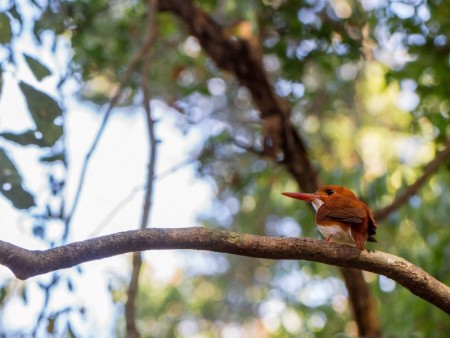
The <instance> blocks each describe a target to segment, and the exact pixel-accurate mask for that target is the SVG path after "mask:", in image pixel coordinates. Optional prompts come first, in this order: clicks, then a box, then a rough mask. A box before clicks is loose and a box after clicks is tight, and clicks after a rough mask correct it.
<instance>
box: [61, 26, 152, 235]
mask: <svg viewBox="0 0 450 338" xmlns="http://www.w3.org/2000/svg"><path fill="white" fill-rule="evenodd" d="M152 39H153V37H152V36H151V34H146V35H145V39H144V41H143V43H142V46H141V48H140V49H139V50H137V51H136V53H135V54H133V56H132V57H131V58H130V61H129V62H128V65H127V67H126V70H125V72H124V73H123V74H122V76H121V78H120V81H119V85H118V87H117V89H116V91H115V93H114V94H113V96H112V98H111V100H110V101H109V105H108V108H107V109H106V112H105V115H104V116H103V120H102V122H101V123H100V127H99V128H98V131H97V134H96V135H95V137H94V140H93V141H92V144H91V146H90V148H89V150H88V152H87V153H86V156H85V158H84V161H83V165H82V168H81V173H80V178H79V180H78V187H77V190H76V192H75V197H74V201H73V204H72V208H71V210H70V212H69V213H68V215H67V217H66V221H65V229H64V234H63V241H65V240H66V239H67V236H68V235H69V229H70V224H71V222H72V219H73V216H74V214H75V211H76V210H77V207H78V203H79V200H80V196H81V192H82V190H83V185H84V182H85V180H86V172H87V169H88V165H89V162H90V159H91V157H92V155H93V154H94V152H95V149H96V148H97V145H98V143H99V141H100V139H101V137H102V135H103V132H104V131H105V128H106V125H107V123H108V121H109V118H110V116H111V112H112V110H113V108H114V107H115V106H116V104H117V102H118V101H119V99H120V96H121V94H122V92H123V89H124V88H125V85H126V84H127V82H128V81H129V80H130V78H131V76H132V75H133V73H134V71H135V69H136V67H137V65H138V63H139V62H140V61H141V60H142V58H143V56H144V55H146V54H147V53H148V51H149V49H150V46H151V44H152Z"/></svg>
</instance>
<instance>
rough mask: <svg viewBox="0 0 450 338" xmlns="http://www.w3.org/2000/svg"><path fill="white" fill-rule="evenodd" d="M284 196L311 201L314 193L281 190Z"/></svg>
mask: <svg viewBox="0 0 450 338" xmlns="http://www.w3.org/2000/svg"><path fill="white" fill-rule="evenodd" d="M281 194H282V195H284V196H287V197H291V198H295V199H297V200H302V201H307V202H311V201H312V200H313V199H315V198H316V195H315V194H307V193H304V192H282V193H281Z"/></svg>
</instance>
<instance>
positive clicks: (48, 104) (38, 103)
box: [19, 82, 63, 145]
mask: <svg viewBox="0 0 450 338" xmlns="http://www.w3.org/2000/svg"><path fill="white" fill-rule="evenodd" d="M19 86H20V89H21V90H22V93H23V95H24V96H25V99H26V101H27V105H28V109H29V110H30V113H31V116H32V117H33V120H34V123H35V124H36V127H37V129H38V130H39V131H40V132H41V133H42V137H43V139H44V140H45V142H46V143H47V144H48V145H53V144H54V143H55V142H56V141H57V140H58V139H59V138H60V137H61V135H62V133H63V128H62V126H61V125H57V124H55V119H56V118H58V117H60V116H61V114H62V109H61V107H60V106H59V104H58V103H57V102H56V101H55V100H54V99H53V98H51V97H50V96H49V95H47V94H45V93H43V92H41V91H39V90H37V89H35V88H33V87H32V86H30V85H28V84H26V83H25V82H20V84H19Z"/></svg>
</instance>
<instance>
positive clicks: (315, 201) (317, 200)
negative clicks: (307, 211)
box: [311, 198, 324, 212]
mask: <svg viewBox="0 0 450 338" xmlns="http://www.w3.org/2000/svg"><path fill="white" fill-rule="evenodd" d="M323 203H324V202H323V201H322V200H321V199H320V198H315V199H313V200H312V201H311V204H312V205H313V207H314V210H315V211H316V212H317V210H319V208H320V207H321V206H322V205H323Z"/></svg>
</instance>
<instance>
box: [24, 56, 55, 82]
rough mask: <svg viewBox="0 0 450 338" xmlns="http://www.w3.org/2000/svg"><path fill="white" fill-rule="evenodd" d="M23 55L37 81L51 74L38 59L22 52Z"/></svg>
mask: <svg viewBox="0 0 450 338" xmlns="http://www.w3.org/2000/svg"><path fill="white" fill-rule="evenodd" d="M24 57H25V60H26V61H27V63H28V67H30V69H31V71H32V72H33V75H34V77H35V78H36V79H38V80H39V81H41V80H42V79H43V78H44V77H46V76H49V75H50V74H51V72H50V69H48V68H47V66H45V65H44V64H42V63H41V62H40V61H39V60H37V59H35V58H34V57H32V56H30V55H27V54H24Z"/></svg>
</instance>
